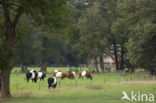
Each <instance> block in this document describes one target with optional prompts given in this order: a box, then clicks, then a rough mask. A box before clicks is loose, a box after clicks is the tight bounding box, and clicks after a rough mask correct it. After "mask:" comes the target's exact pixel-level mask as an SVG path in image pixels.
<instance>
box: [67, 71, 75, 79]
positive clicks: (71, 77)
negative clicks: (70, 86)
mask: <svg viewBox="0 0 156 103" xmlns="http://www.w3.org/2000/svg"><path fill="white" fill-rule="evenodd" d="M68 73H69V78H70V79H75V72H74V71H69V72H68Z"/></svg>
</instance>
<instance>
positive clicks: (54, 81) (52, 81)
mask: <svg viewBox="0 0 156 103" xmlns="http://www.w3.org/2000/svg"><path fill="white" fill-rule="evenodd" d="M56 86H57V79H56V77H54V76H53V77H49V78H48V88H49V89H50V87H53V88H56Z"/></svg>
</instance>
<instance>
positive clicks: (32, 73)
mask: <svg viewBox="0 0 156 103" xmlns="http://www.w3.org/2000/svg"><path fill="white" fill-rule="evenodd" d="M37 76H38V73H37V72H36V71H35V70H31V71H28V72H27V73H26V78H27V82H28V81H29V79H30V78H31V79H32V82H33V81H34V82H35V83H36V82H37Z"/></svg>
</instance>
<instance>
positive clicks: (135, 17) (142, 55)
mask: <svg viewBox="0 0 156 103" xmlns="http://www.w3.org/2000/svg"><path fill="white" fill-rule="evenodd" d="M155 4H156V1H155V0H148V1H147V0H126V1H120V2H119V3H118V10H120V14H121V16H122V18H123V19H124V20H127V21H128V24H129V25H128V29H129V30H130V38H129V40H128V43H127V49H128V57H129V59H130V62H131V63H132V64H134V65H137V66H138V67H141V68H144V69H147V70H150V74H151V75H153V73H154V71H155V70H156V69H155V62H156V61H155V60H156V59H155V58H156V55H155V53H154V52H155V51H156V48H155V41H154V40H155V37H156V35H155V34H156V33H155V32H156V31H155V30H156V24H155V19H154V18H155V17H156V13H155Z"/></svg>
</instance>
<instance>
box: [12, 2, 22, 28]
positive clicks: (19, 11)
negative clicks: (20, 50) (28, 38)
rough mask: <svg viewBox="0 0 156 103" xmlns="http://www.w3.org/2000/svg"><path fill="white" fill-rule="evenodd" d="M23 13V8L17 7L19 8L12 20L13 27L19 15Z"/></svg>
mask: <svg viewBox="0 0 156 103" xmlns="http://www.w3.org/2000/svg"><path fill="white" fill-rule="evenodd" d="M23 13H24V8H23V7H22V5H21V6H19V8H18V9H17V14H16V15H15V18H14V20H13V26H14V27H16V25H17V23H18V21H19V19H20V17H21V15H22V14H23Z"/></svg>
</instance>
